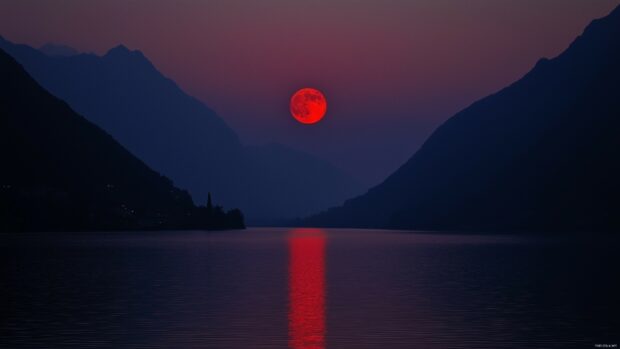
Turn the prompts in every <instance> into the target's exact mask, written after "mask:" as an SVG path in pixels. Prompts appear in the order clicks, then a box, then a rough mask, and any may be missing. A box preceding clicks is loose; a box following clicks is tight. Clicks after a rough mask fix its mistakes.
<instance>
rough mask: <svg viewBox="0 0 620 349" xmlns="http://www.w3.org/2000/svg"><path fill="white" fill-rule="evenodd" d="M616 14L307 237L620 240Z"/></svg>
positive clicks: (459, 118)
mask: <svg viewBox="0 0 620 349" xmlns="http://www.w3.org/2000/svg"><path fill="white" fill-rule="evenodd" d="M619 84H620V8H617V9H615V10H614V11H613V12H612V13H611V14H610V15H609V16H608V17H606V18H603V19H599V20H595V21H594V22H592V23H591V24H590V25H589V26H588V27H587V29H586V30H585V32H584V33H583V35H581V36H580V37H579V38H577V39H576V40H575V41H574V42H573V43H572V44H571V45H570V47H569V48H568V49H567V50H566V51H565V52H564V53H562V54H561V55H560V56H558V57H557V58H554V59H552V60H548V59H541V60H540V61H539V62H538V63H537V64H536V66H535V67H534V68H533V70H532V71H530V72H529V73H528V74H527V75H525V76H524V77H523V78H522V79H520V80H519V81H517V82H515V83H514V84H512V85H511V86H509V87H507V88H505V89H503V90H501V91H499V92H498V93H496V94H494V95H491V96H489V97H486V98H484V99H482V100H480V101H478V102H476V103H474V104H472V105H471V106H470V107H468V108H466V109H465V110H463V111H461V112H459V113H458V114H456V115H455V116H454V117H452V118H451V119H449V120H448V121H447V122H445V123H444V124H443V125H442V126H441V127H439V128H438V129H437V130H436V131H435V132H434V133H433V134H432V135H431V137H430V138H429V139H428V140H427V141H426V143H425V144H424V145H423V146H422V148H421V149H420V150H419V151H418V152H417V153H416V154H415V155H414V156H413V157H412V158H411V159H410V160H409V161H408V162H406V163H405V164H404V165H403V166H402V167H401V168H400V169H399V170H397V171H396V172H395V173H394V174H392V175H391V176H390V177H389V178H387V179H386V180H385V181H384V182H383V183H382V184H380V185H378V186H377V187H374V188H372V189H371V190H369V191H368V193H367V194H365V195H363V196H360V197H357V198H355V199H352V200H349V201H347V202H346V203H345V204H344V206H342V207H339V208H333V209H330V210H328V211H326V212H323V213H321V214H318V215H316V216H314V217H311V218H309V219H307V220H305V221H304V222H303V223H304V224H307V225H320V226H347V227H387V228H414V229H441V230H446V229H454V230H530V231H534V230H616V231H617V229H618V228H620V200H618V197H620V184H619V181H620V85H619Z"/></svg>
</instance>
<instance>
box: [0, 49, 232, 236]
mask: <svg viewBox="0 0 620 349" xmlns="http://www.w3.org/2000/svg"><path fill="white" fill-rule="evenodd" d="M0 76H2V80H0V158H1V159H2V171H0V205H1V207H0V231H31V230H46V231H55V230H61V231H66V230H101V229H146V228H148V229H161V228H225V227H242V226H243V220H242V217H241V216H240V214H239V212H237V211H235V212H233V213H231V214H230V215H228V216H226V215H224V214H223V213H222V212H220V211H217V212H211V211H213V210H210V211H209V212H208V214H206V213H205V209H204V208H197V207H195V206H194V204H193V202H192V199H191V197H190V196H189V195H188V194H187V192H185V191H181V190H179V189H177V188H175V187H174V186H173V185H172V183H171V182H170V180H168V179H167V178H165V177H162V176H160V175H159V174H157V173H156V172H154V171H152V170H151V169H149V168H148V167H147V166H146V165H145V164H144V163H143V162H141V161H140V160H138V159H137V158H135V157H134V156H133V155H131V154H130V153H129V152H128V151H126V150H125V149H124V148H123V147H122V146H121V145H120V144H118V143H117V142H116V141H115V140H114V139H113V138H112V137H110V135H108V134H107V133H105V132H104V131H102V130H101V129H99V128H98V127H97V126H95V125H93V124H92V123H90V122H89V121H87V120H86V119H84V118H82V117H81V116H79V115H78V114H76V113H75V112H74V111H73V110H71V108H70V107H69V106H68V105H67V104H66V103H65V102H63V101H61V100H59V99H58V98H56V97H54V96H52V95H51V94H50V93H48V92H47V91H45V90H44V89H43V88H41V87H40V86H39V85H38V84H37V83H36V82H35V81H34V80H33V79H32V78H31V77H30V76H28V74H27V73H26V72H25V70H24V69H23V68H22V67H21V66H20V65H19V64H18V63H17V62H16V61H15V60H14V59H13V58H11V57H10V56H9V55H8V54H6V53H5V52H4V51H2V50H0Z"/></svg>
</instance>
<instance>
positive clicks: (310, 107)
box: [291, 87, 327, 125]
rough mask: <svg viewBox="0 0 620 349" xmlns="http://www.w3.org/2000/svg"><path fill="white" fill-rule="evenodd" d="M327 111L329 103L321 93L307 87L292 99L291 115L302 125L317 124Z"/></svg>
mask: <svg viewBox="0 0 620 349" xmlns="http://www.w3.org/2000/svg"><path fill="white" fill-rule="evenodd" d="M326 111H327V101H326V100H325V96H324V95H323V94H322V93H321V91H319V90H317V89H314V88H310V87H306V88H302V89H301V90H299V91H297V92H295V94H294V95H293V97H291V114H292V115H293V117H294V118H295V119H297V121H299V122H301V123H302V124H307V125H310V124H316V123H317V122H319V121H321V119H323V116H325V112H326Z"/></svg>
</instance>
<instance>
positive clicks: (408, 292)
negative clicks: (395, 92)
mask: <svg viewBox="0 0 620 349" xmlns="http://www.w3.org/2000/svg"><path fill="white" fill-rule="evenodd" d="M595 241H598V242H595ZM619 246H620V245H619V243H618V240H617V239H612V238H610V237H605V238H597V239H596V240H595V239H594V238H588V237H584V236H582V237H564V238H552V237H542V238H541V237H524V236H507V235H498V236H489V235H487V236H477V235H450V234H440V235H432V234H423V233H410V232H387V231H368V230H367V231H364V230H316V229H266V228H265V229H248V230H246V231H235V232H216V233H207V232H155V233H147V232H139V233H134V232H131V233H83V234H54V235H52V234H31V235H22V236H19V237H15V236H8V235H4V236H0V263H1V265H2V267H1V268H2V269H1V274H0V293H1V299H2V300H1V302H2V309H1V311H2V316H1V317H0V347H3V348H21V347H36V348H55V347H59V348H60V347H76V348H91V347H93V348H94V347H123V348H295V349H302V348H306V349H310V348H312V349H318V348H338V349H341V348H503V347H510V348H524V347H536V348H547V347H562V348H567V347H569V348H570V347H582V348H594V347H595V345H596V344H619V341H620V335H619V333H620V321H619V319H618V318H619V315H620V312H619V310H620V299H619V298H620V287H619V286H618V281H617V279H618V277H619V276H620V273H618V271H619V268H618V265H620V263H618V247H619Z"/></svg>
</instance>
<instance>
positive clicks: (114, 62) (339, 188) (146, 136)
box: [0, 38, 361, 223]
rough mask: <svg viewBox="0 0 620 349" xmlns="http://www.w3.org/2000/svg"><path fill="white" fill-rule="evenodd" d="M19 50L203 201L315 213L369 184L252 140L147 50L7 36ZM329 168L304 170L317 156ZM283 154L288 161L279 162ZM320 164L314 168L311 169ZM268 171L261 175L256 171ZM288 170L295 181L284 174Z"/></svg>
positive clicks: (262, 218)
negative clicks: (88, 47)
mask: <svg viewBox="0 0 620 349" xmlns="http://www.w3.org/2000/svg"><path fill="white" fill-rule="evenodd" d="M0 48H2V49H5V50H6V51H7V52H8V53H9V54H11V55H12V56H13V57H15V58H16V59H17V60H18V61H19V62H20V63H21V64H22V65H24V67H25V68H26V70H27V71H28V72H29V73H30V74H31V75H32V76H33V77H34V78H35V79H36V80H37V81H38V82H39V83H40V84H41V85H42V86H44V87H45V88H47V89H48V90H49V91H50V92H52V93H53V94H54V95H56V96H58V97H60V98H62V99H64V100H66V101H67V102H68V103H69V104H70V105H71V106H72V107H73V108H74V109H75V110H76V111H77V112H78V113H80V114H81V115H84V116H85V117H86V118H88V119H89V120H90V121H92V122H94V123H95V124H97V125H99V126H101V127H102V128H103V129H104V130H106V131H107V132H109V133H110V134H111V135H112V136H113V137H114V138H115V139H117V140H118V141H119V142H120V143H121V144H122V145H123V146H125V147H126V148H127V149H128V150H129V151H131V152H132V153H133V154H135V155H136V156H138V157H139V158H140V159H142V160H143V161H145V162H146V163H147V164H148V165H149V166H151V167H152V168H154V169H155V170H157V171H159V172H161V173H163V174H165V175H166V176H169V177H170V178H171V179H172V180H173V181H174V182H175V184H176V185H178V186H179V187H181V188H185V189H188V190H189V191H190V192H191V194H192V196H193V197H194V198H195V199H196V200H197V201H198V202H205V201H206V199H207V194H208V193H209V192H211V193H213V197H214V198H216V199H217V200H218V201H219V202H221V203H222V204H223V205H224V206H226V207H240V208H241V209H242V210H243V211H244V213H246V216H247V219H248V221H250V222H254V223H256V222H265V223H268V222H273V221H276V220H282V219H286V218H293V217H299V216H303V215H307V214H310V213H311V212H315V211H317V210H320V209H322V208H325V207H329V206H332V205H335V204H338V203H341V202H343V201H344V199H346V198H347V197H351V196H352V195H355V194H357V193H359V192H361V186H360V185H359V184H357V182H356V181H355V180H353V179H352V178H351V177H350V176H347V175H345V174H344V173H343V172H342V171H340V170H338V169H336V168H335V167H333V166H331V165H329V164H328V163H327V162H324V161H321V160H318V159H313V160H311V161H309V162H308V164H302V161H301V159H306V160H308V159H309V158H311V157H309V156H308V155H304V154H302V153H300V152H295V151H293V150H290V151H289V152H287V153H286V154H287V159H289V163H284V162H282V161H281V160H280V159H277V157H278V156H281V155H282V154H283V153H282V152H278V151H273V152H272V150H274V148H272V147H269V146H267V147H265V148H263V149H262V150H261V152H260V153H261V159H263V160H264V161H263V162H257V161H256V159H253V158H252V156H253V154H255V153H256V149H257V148H256V147H245V146H244V145H242V144H241V142H240V141H239V139H238V137H237V135H236V133H235V132H234V131H233V130H232V129H231V128H230V127H228V125H226V123H225V122H224V121H223V120H222V119H220V118H219V117H218V116H217V114H216V113H215V112H214V111H213V110H211V109H209V108H208V107H207V106H206V105H205V104H203V103H202V102H200V101H198V100H197V99H195V98H193V97H191V96H189V95H187V94H186V93H185V92H183V91H182V90H181V89H180V88H179V87H178V86H177V85H176V84H175V83H174V82H173V81H172V80H170V79H168V78H166V77H164V76H163V75H162V74H161V73H159V72H158V71H157V69H156V68H155V67H154V66H153V64H152V63H151V62H150V61H149V60H148V59H147V58H146V57H145V56H144V55H143V54H142V53H141V52H140V51H132V50H129V49H128V48H127V47H125V46H123V45H119V46H117V47H114V48H112V49H110V50H109V51H108V52H107V53H106V54H105V55H103V56H97V55H94V54H77V55H72V56H48V55H46V54H43V53H42V52H40V51H38V50H36V49H33V48H31V47H29V46H26V45H16V44H12V43H10V42H8V41H6V40H3V39H2V38H0ZM315 161H319V162H321V163H323V164H324V167H323V171H321V172H316V171H314V172H313V173H312V174H310V173H309V172H307V171H305V169H306V168H308V166H309V167H312V166H314V165H312V163H314V162H315ZM275 163H279V164H280V165H281V167H280V168H274V166H273V164H275ZM311 172H312V171H311ZM258 173H260V175H256V174H258ZM282 173H288V175H289V176H290V178H292V179H295V182H293V181H290V180H289V181H286V182H284V183H278V182H277V181H275V180H274V178H279V177H280V176H281V174H282Z"/></svg>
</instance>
